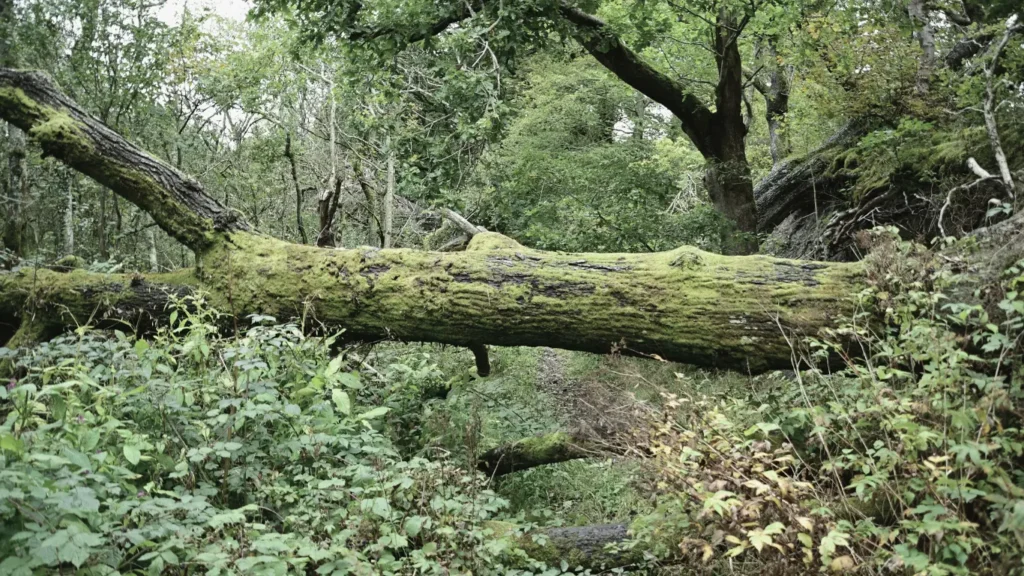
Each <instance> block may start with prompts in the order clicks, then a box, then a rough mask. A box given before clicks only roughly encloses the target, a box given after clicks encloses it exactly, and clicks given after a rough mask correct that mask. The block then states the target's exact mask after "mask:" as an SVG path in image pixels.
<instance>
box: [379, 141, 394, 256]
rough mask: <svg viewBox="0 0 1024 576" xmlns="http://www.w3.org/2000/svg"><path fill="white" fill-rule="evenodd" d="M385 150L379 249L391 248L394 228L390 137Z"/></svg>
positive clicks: (392, 157)
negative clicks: (385, 166) (385, 178)
mask: <svg viewBox="0 0 1024 576" xmlns="http://www.w3.org/2000/svg"><path fill="white" fill-rule="evenodd" d="M384 147H385V148H386V149H387V153H388V159H387V186H386V188H384V207H383V210H382V212H383V214H384V222H383V225H382V226H381V248H391V246H392V243H393V242H394V238H393V237H392V236H393V234H394V232H393V228H394V226H395V151H394V150H393V149H392V147H391V135H388V137H387V139H386V140H385V144H384Z"/></svg>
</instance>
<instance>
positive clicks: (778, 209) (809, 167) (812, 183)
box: [754, 120, 868, 232]
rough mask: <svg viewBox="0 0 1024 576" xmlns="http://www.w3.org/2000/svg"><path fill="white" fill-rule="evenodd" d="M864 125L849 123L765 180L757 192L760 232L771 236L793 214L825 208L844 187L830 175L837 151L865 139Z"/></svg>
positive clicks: (779, 166)
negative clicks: (829, 198)
mask: <svg viewBox="0 0 1024 576" xmlns="http://www.w3.org/2000/svg"><path fill="white" fill-rule="evenodd" d="M867 129H868V124H867V122H865V121H860V120H854V121H851V122H849V123H847V124H846V125H845V126H844V127H843V128H842V129H840V130H839V131H838V132H837V133H836V134H835V135H833V136H831V137H830V138H828V140H826V141H825V142H824V143H823V145H821V146H820V147H819V148H818V149H817V150H815V151H814V152H812V153H810V154H808V155H806V156H802V157H799V158H794V159H791V160H786V161H783V162H782V163H780V164H778V165H777V166H775V167H774V168H772V171H771V172H770V173H769V174H768V175H767V176H765V177H764V179H762V180H761V181H760V182H759V183H758V186H757V188H756V189H755V191H754V196H755V197H756V198H757V202H758V230H760V231H762V232H770V231H771V230H772V229H774V228H775V227H776V225H778V224H779V223H781V222H782V220H784V219H785V218H787V217H788V216H790V215H791V214H794V213H808V212H810V213H813V212H814V209H815V200H816V199H817V203H818V208H819V209H820V208H821V206H822V205H823V204H824V202H823V198H822V196H824V195H827V194H830V193H834V192H836V191H838V190H839V189H840V188H841V187H842V183H843V182H842V181H841V178H839V179H838V178H837V177H835V176H833V175H830V174H829V168H830V166H831V162H833V159H834V158H835V153H836V152H837V151H842V150H844V149H846V148H848V147H850V146H853V145H854V143H855V142H856V141H857V140H858V139H859V138H860V137H861V136H863V135H864V134H865V133H866V132H867Z"/></svg>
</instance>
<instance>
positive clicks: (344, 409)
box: [331, 388, 352, 416]
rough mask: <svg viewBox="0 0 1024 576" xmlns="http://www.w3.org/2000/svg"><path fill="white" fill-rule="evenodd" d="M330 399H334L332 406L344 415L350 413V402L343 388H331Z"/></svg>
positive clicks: (349, 414)
mask: <svg viewBox="0 0 1024 576" xmlns="http://www.w3.org/2000/svg"><path fill="white" fill-rule="evenodd" d="M331 400H333V401H334V406H335V407H336V408H337V409H338V412H341V413H342V414H344V415H345V416H351V415H352V402H351V401H350V400H349V398H348V394H347V393H346V392H345V391H344V390H339V389H337V388H335V389H334V390H331Z"/></svg>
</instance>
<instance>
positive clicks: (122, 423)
mask: <svg viewBox="0 0 1024 576" xmlns="http://www.w3.org/2000/svg"><path fill="white" fill-rule="evenodd" d="M251 320H252V322H253V325H252V326H251V327H250V328H248V329H246V330H244V331H243V332H242V333H241V334H240V335H239V336H236V337H230V338H223V337H220V336H218V335H217V334H216V333H215V331H214V329H213V325H212V313H208V312H204V311H202V310H200V311H195V309H194V308H193V312H191V313H187V312H184V311H182V312H180V313H175V314H174V315H173V316H172V320H171V323H172V329H167V330H164V331H163V332H161V333H160V334H158V335H157V336H156V337H155V338H154V339H153V340H151V341H149V342H147V341H141V340H139V341H136V340H133V339H132V338H130V337H127V336H125V335H124V334H121V333H115V334H100V333H91V332H89V331H87V330H84V329H83V330H80V331H78V333H75V334H71V335H67V336H63V337H60V338H57V339H55V340H52V341H51V342H49V343H46V344H43V345H40V346H37V347H34V348H25V349H20V350H18V351H11V350H8V349H6V348H3V349H0V354H2V355H3V357H4V359H6V360H10V361H13V362H14V364H15V365H16V370H17V375H16V377H15V378H12V379H11V380H10V381H9V382H6V383H5V386H3V387H2V388H0V574H14V575H21V574H25V575H28V574H47V573H64V574H144V573H146V574H195V573H205V574H285V573H306V574H314V573H315V574H411V573H418V574H449V573H475V574H510V573H524V572H531V573H532V572H543V571H544V570H546V569H545V568H544V567H543V566H542V565H539V564H537V563H535V562H532V561H530V560H528V559H527V558H526V556H525V554H524V553H523V552H522V551H521V550H519V549H517V548H516V547H515V546H513V545H512V543H511V540H510V537H514V536H515V535H514V534H510V535H508V536H502V535H498V534H495V533H494V531H493V530H492V529H491V528H489V527H488V525H487V522H489V521H491V520H495V519H497V520H515V519H514V518H512V517H510V516H508V515H507V514H505V513H504V510H505V509H506V508H507V502H506V501H505V500H504V499H503V498H501V497H500V496H498V495H497V494H496V493H495V492H493V491H492V490H490V489H488V487H487V486H486V478H484V477H483V475H482V474H479V473H476V472H474V471H467V470H466V469H465V468H463V467H461V466H457V465H456V464H457V463H456V462H454V461H453V460H452V459H451V458H448V457H447V456H446V455H445V454H443V453H434V454H432V455H431V456H430V457H425V456H422V455H405V454H403V450H402V447H400V446H398V445H396V444H395V443H394V442H393V441H392V439H391V434H390V432H389V428H388V424H387V422H388V420H389V418H390V417H391V416H392V409H391V408H389V407H388V406H385V405H379V404H375V403H374V402H373V399H374V398H376V397H377V393H376V392H373V391H372V390H371V389H372V388H374V386H373V384H374V376H373V370H374V368H373V366H370V365H365V364H363V363H362V362H359V361H358V360H357V359H355V358H352V357H350V356H348V355H345V354H342V355H340V356H334V355H332V353H331V350H332V347H333V346H332V342H331V340H332V339H331V338H326V339H324V338H307V337H304V336H303V335H302V334H301V332H300V331H299V330H298V328H297V327H296V326H294V325H289V324H284V325H277V324H275V323H274V321H273V319H270V318H267V317H256V318H252V319H251ZM559 572H560V570H557V569H556V570H553V571H548V572H547V573H551V574H557V573H559Z"/></svg>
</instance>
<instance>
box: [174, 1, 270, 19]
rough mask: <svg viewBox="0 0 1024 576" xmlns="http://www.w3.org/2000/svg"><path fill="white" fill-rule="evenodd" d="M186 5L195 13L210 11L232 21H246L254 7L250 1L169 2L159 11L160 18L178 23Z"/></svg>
mask: <svg viewBox="0 0 1024 576" xmlns="http://www.w3.org/2000/svg"><path fill="white" fill-rule="evenodd" d="M186 5H187V6H188V7H189V9H190V10H192V11H193V12H199V11H202V10H209V11H211V12H213V13H215V14H218V15H220V16H223V17H225V18H230V19H232V20H242V19H244V18H245V14H246V12H248V11H249V8H251V7H252V3H251V2H249V0H169V1H168V2H167V4H165V5H164V7H163V8H161V9H160V10H159V12H158V14H159V17H160V19H161V20H163V21H164V22H167V23H169V24H170V23H174V22H177V21H179V19H180V18H181V12H182V10H184V8H185V6H186Z"/></svg>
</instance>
